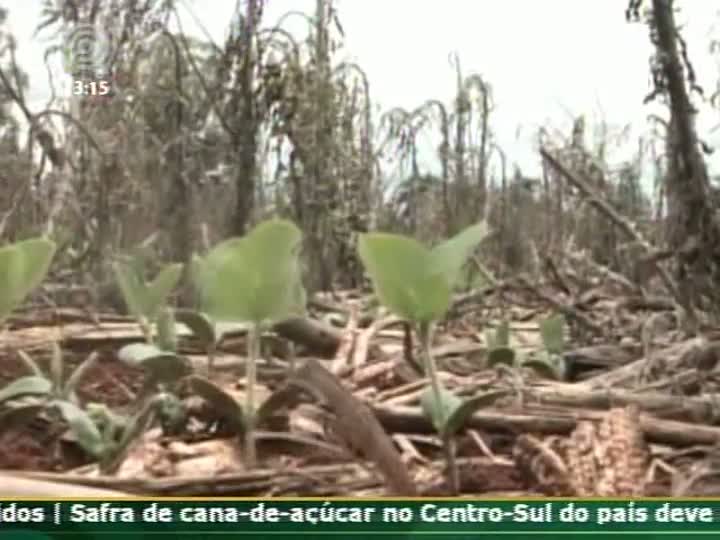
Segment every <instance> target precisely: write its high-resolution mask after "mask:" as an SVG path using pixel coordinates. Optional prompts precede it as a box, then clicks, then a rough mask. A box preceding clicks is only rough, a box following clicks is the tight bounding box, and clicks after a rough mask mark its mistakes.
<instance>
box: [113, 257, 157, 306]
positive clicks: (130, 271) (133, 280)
mask: <svg viewBox="0 0 720 540" xmlns="http://www.w3.org/2000/svg"><path fill="white" fill-rule="evenodd" d="M113 272H114V273H115V280H116V281H117V284H118V286H119V287H120V292H121V293H122V296H123V300H124V301H125V305H126V306H127V308H128V311H129V312H130V314H131V315H132V316H133V317H135V318H136V319H139V318H141V317H147V303H148V300H147V298H148V292H147V288H146V287H145V284H144V283H143V282H142V281H141V279H140V276H138V274H137V272H136V271H135V269H134V268H133V267H132V266H131V265H130V264H129V263H127V262H123V261H116V262H115V263H113Z"/></svg>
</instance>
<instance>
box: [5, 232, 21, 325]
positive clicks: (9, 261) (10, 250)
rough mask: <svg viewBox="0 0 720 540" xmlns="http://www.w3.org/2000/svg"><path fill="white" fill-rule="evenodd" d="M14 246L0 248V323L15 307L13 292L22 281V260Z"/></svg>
mask: <svg viewBox="0 0 720 540" xmlns="http://www.w3.org/2000/svg"><path fill="white" fill-rule="evenodd" d="M18 253H19V252H18V249H17V248H16V247H15V246H14V245H10V246H4V247H3V248H0V284H1V285H0V287H2V288H1V289H0V321H3V320H5V318H6V317H7V316H8V315H10V313H11V312H12V310H13V309H15V307H16V303H15V298H16V297H15V291H16V290H17V287H18V286H19V284H20V282H21V280H22V270H23V268H22V260H21V258H20V256H19V254H18Z"/></svg>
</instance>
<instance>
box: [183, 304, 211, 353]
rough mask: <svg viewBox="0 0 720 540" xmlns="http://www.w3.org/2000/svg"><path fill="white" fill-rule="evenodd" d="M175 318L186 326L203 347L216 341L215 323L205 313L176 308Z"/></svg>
mask: <svg viewBox="0 0 720 540" xmlns="http://www.w3.org/2000/svg"><path fill="white" fill-rule="evenodd" d="M175 319H176V320H177V321H178V322H179V323H182V324H184V325H185V326H187V327H188V328H189V329H190V331H191V332H192V334H193V335H194V336H195V337H196V338H197V339H198V341H200V343H201V344H202V346H203V347H205V348H207V347H209V346H210V345H212V344H214V343H216V341H217V334H216V333H215V324H214V323H213V320H212V319H211V318H210V316H209V315H208V314H207V313H202V312H200V311H195V310H192V309H176V310H175Z"/></svg>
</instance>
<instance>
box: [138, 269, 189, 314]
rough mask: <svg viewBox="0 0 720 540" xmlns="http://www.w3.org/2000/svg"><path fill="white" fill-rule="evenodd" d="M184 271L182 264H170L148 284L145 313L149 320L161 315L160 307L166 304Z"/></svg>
mask: <svg viewBox="0 0 720 540" xmlns="http://www.w3.org/2000/svg"><path fill="white" fill-rule="evenodd" d="M182 271H183V265H182V264H180V263H174V264H169V265H167V266H166V267H165V268H163V269H162V270H161V271H160V272H159V273H158V274H157V276H155V279H154V280H152V281H151V282H150V283H148V284H147V287H146V291H147V293H146V294H147V296H146V300H145V302H146V303H145V313H144V315H145V316H146V317H147V318H148V319H149V320H154V319H155V318H156V317H157V316H158V315H159V312H160V309H161V308H162V307H163V306H164V305H165V303H166V302H167V300H168V297H169V296H170V293H172V291H173V289H174V288H175V287H176V286H177V284H178V282H179V281H180V277H181V276H182Z"/></svg>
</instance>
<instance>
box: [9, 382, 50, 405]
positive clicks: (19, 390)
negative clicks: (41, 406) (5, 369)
mask: <svg viewBox="0 0 720 540" xmlns="http://www.w3.org/2000/svg"><path fill="white" fill-rule="evenodd" d="M51 390H52V383H51V382H50V381H49V380H48V379H46V378H45V377H38V376H37V375H28V376H27V377H20V378H19V379H15V380H14V381H13V382H11V383H10V384H8V385H7V386H6V387H5V388H3V389H2V390H0V403H2V402H4V401H9V400H11V399H17V398H21V397H23V396H31V395H34V396H42V395H45V396H46V395H49V394H50V391H51Z"/></svg>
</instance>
